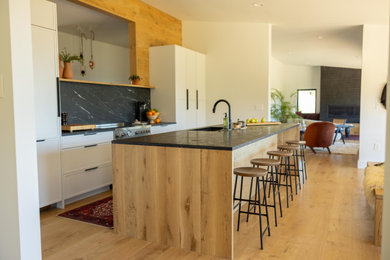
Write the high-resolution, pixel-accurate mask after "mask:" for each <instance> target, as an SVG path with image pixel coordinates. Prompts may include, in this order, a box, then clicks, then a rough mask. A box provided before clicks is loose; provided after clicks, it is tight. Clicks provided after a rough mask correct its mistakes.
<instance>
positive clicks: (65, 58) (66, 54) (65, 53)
mask: <svg viewBox="0 0 390 260" xmlns="http://www.w3.org/2000/svg"><path fill="white" fill-rule="evenodd" d="M60 58H61V60H62V61H63V62H64V63H71V62H72V61H79V62H82V59H81V58H80V56H77V55H71V54H70V53H69V52H68V51H67V50H66V49H64V50H62V51H61V52H60Z"/></svg>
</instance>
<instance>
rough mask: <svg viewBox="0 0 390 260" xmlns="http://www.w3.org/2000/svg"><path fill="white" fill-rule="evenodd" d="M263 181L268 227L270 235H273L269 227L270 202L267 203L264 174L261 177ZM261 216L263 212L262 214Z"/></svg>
mask: <svg viewBox="0 0 390 260" xmlns="http://www.w3.org/2000/svg"><path fill="white" fill-rule="evenodd" d="M261 181H262V182H263V193H264V198H265V216H266V218H267V229H268V236H271V229H270V227H269V215H268V203H267V192H266V186H265V184H266V183H265V181H264V176H263V177H261ZM260 217H261V214H260Z"/></svg>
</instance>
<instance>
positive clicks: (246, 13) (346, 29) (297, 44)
mask: <svg viewBox="0 0 390 260" xmlns="http://www.w3.org/2000/svg"><path fill="white" fill-rule="evenodd" d="M143 1H144V2H146V3H148V4H150V5H152V6H154V7H156V8H158V9H160V10H163V11H165V12H166V13H169V14H171V15H172V16H174V17H177V18H179V19H181V20H188V21H189V20H191V21H217V22H235V21H236V22H260V23H271V24H273V25H274V26H273V32H272V34H273V38H272V40H273V41H272V43H273V44H272V49H273V51H272V55H273V56H274V57H275V58H277V59H279V60H280V61H282V62H285V63H291V64H300V65H315V66H317V65H326V66H335V67H351V68H359V67H361V46H362V27H361V26H360V25H362V24H388V13H389V1H388V0H371V1H369V0H342V1H340V0H325V1H324V0H288V1H286V0H207V1H205V0H203V1H202V0H185V1H184V0H164V1H161V0H143ZM253 3H259V4H260V5H262V6H260V7H254V6H253ZM319 36H320V38H321V37H322V39H318V37H319Z"/></svg>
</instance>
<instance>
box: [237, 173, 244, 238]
mask: <svg viewBox="0 0 390 260" xmlns="http://www.w3.org/2000/svg"><path fill="white" fill-rule="evenodd" d="M243 182H244V177H243V176H241V190H240V200H239V204H238V222H237V231H240V215H241V201H242V184H243Z"/></svg>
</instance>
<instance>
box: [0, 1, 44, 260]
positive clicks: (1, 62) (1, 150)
mask: <svg viewBox="0 0 390 260" xmlns="http://www.w3.org/2000/svg"><path fill="white" fill-rule="evenodd" d="M30 24H31V21H30V1H29V0H2V1H0V35H1V41H0V57H1V58H0V122H1V123H0V124H1V128H0V177H1V181H0V205H1V214H0V230H1V232H0V259H34V260H35V259H41V239H40V226H39V224H40V223H39V202H38V200H39V199H38V175H37V163H36V144H35V125H34V124H35V122H34V94H33V67H32V48H31V25H30Z"/></svg>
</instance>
